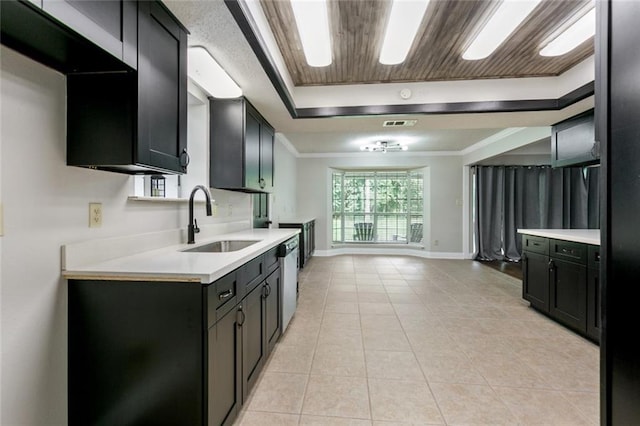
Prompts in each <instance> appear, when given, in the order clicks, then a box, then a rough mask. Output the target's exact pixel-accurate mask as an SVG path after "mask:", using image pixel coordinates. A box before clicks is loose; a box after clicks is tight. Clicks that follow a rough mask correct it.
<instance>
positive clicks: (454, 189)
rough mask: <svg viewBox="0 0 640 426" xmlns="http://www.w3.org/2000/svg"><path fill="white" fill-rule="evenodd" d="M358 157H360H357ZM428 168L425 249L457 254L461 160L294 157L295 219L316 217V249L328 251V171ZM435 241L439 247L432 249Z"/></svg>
mask: <svg viewBox="0 0 640 426" xmlns="http://www.w3.org/2000/svg"><path fill="white" fill-rule="evenodd" d="M358 154H360V153H358ZM356 167H357V168H372V169H375V168H385V167H386V168H393V167H396V168H419V167H427V168H428V169H427V170H428V173H427V175H428V176H426V177H425V185H426V188H425V192H426V198H425V205H426V208H427V217H426V218H425V219H426V220H427V221H428V222H429V223H426V224H425V228H426V229H427V230H426V231H425V241H424V244H425V249H426V250H429V251H431V252H444V253H456V254H459V253H461V252H462V226H461V224H462V205H461V199H462V172H461V170H462V156H417V155H415V154H411V153H388V154H377V153H361V154H360V155H354V156H341V157H337V158H327V157H311V158H307V157H305V158H299V159H298V188H297V194H298V197H297V198H298V207H297V210H298V211H297V213H298V215H299V216H304V217H306V216H310V217H315V218H316V249H317V250H329V249H330V248H331V229H330V216H329V215H330V211H329V208H330V204H329V203H330V200H329V197H330V191H329V179H330V171H329V169H330V168H356ZM435 240H438V245H437V246H436V245H435Z"/></svg>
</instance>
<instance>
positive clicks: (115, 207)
mask: <svg viewBox="0 0 640 426" xmlns="http://www.w3.org/2000/svg"><path fill="white" fill-rule="evenodd" d="M0 55H1V57H2V64H1V74H0V85H1V87H0V95H1V96H0V99H1V121H0V123H1V147H0V152H2V157H1V158H0V161H1V166H0V175H1V176H0V183H1V188H0V194H1V196H2V198H1V200H2V203H3V205H4V216H5V217H4V225H5V235H4V236H3V237H0V244H1V246H2V252H1V258H0V262H1V270H0V280H1V281H0V282H1V284H2V286H1V289H0V290H1V291H0V315H1V318H0V323H1V324H2V339H1V342H2V360H1V364H0V366H1V379H0V380H1V383H0V385H1V386H0V388H1V389H2V401H1V404H2V406H1V415H0V416H1V417H0V424H2V425H11V426H13V425H38V426H40V425H66V424H67V287H66V281H65V280H64V279H62V278H61V276H60V247H61V246H62V245H64V244H67V243H70V242H74V241H83V240H88V239H94V238H102V237H110V236H118V235H127V234H137V233H144V232H151V231H158V230H165V229H174V228H181V227H186V224H187V211H186V209H187V207H186V204H171V203H149V202H133V201H128V200H127V196H128V195H130V193H131V192H132V188H133V182H132V179H133V178H131V177H129V176H126V175H120V174H116V173H109V172H101V171H95V170H87V169H82V168H75V167H68V166H66V165H65V155H66V154H65V152H66V146H65V145H66V142H65V102H66V100H65V99H66V96H65V91H66V86H65V77H64V76H63V75H61V74H58V73H56V72H54V71H52V70H50V69H48V68H45V67H43V66H41V65H39V64H37V63H35V62H33V61H31V60H29V59H27V58H25V57H23V56H21V55H18V54H17V53H15V52H13V51H11V50H9V49H7V48H5V47H2V50H1V51H0ZM192 116H193V115H192V114H190V118H192ZM205 119H206V117H205ZM189 126H190V130H189V132H190V134H193V132H194V129H193V126H199V130H198V129H195V132H196V133H198V132H199V134H200V135H202V126H206V122H193V121H190V123H189ZM193 154H194V153H192V156H193ZM201 155H202V156H203V158H206V153H205V154H201ZM203 183H206V182H203ZM213 195H214V198H216V199H218V201H219V202H221V203H224V206H225V207H224V208H223V207H222V206H220V205H219V208H218V217H217V218H206V217H205V215H204V209H202V210H201V209H200V208H201V206H198V210H197V211H196V216H197V217H198V222H200V223H202V224H206V223H215V222H221V221H227V220H232V219H233V220H239V219H244V218H247V219H248V218H250V214H251V212H250V203H249V201H248V200H249V198H248V196H247V195H245V194H236V193H229V192H227V191H214V194H213ZM89 202H100V203H102V207H103V225H102V227H101V228H91V229H90V228H89V227H88V203H89ZM227 203H233V206H234V207H233V213H232V215H228V211H227V209H226V204H227Z"/></svg>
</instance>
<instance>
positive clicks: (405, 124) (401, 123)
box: [382, 120, 418, 127]
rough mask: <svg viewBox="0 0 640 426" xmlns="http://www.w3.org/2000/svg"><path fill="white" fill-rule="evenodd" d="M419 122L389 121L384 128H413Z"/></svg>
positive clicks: (383, 125) (384, 124)
mask: <svg viewBox="0 0 640 426" xmlns="http://www.w3.org/2000/svg"><path fill="white" fill-rule="evenodd" d="M417 121H418V120H387V121H385V122H384V123H382V127H411V126H413V125H415V124H416V122H417Z"/></svg>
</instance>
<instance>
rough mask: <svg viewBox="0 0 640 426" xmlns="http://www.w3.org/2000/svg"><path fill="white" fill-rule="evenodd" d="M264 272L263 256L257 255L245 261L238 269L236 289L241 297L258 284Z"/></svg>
mask: <svg viewBox="0 0 640 426" xmlns="http://www.w3.org/2000/svg"><path fill="white" fill-rule="evenodd" d="M263 274H264V256H263V255H261V256H258V257H256V258H255V259H253V260H250V261H249V262H247V263H245V264H244V266H243V267H242V268H240V269H239V271H238V287H239V289H238V291H239V292H242V297H244V296H245V295H247V294H248V293H249V292H250V291H251V290H252V289H253V288H254V287H255V286H257V285H258V284H260V282H261V281H262V278H263Z"/></svg>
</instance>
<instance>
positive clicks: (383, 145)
mask: <svg viewBox="0 0 640 426" xmlns="http://www.w3.org/2000/svg"><path fill="white" fill-rule="evenodd" d="M408 149H409V147H408V146H406V145H403V144H401V143H398V142H387V141H377V142H376V143H375V144H373V145H363V146H361V147H360V151H369V152H382V153H383V154H386V153H387V152H389V151H392V152H393V151H406V150H408Z"/></svg>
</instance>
